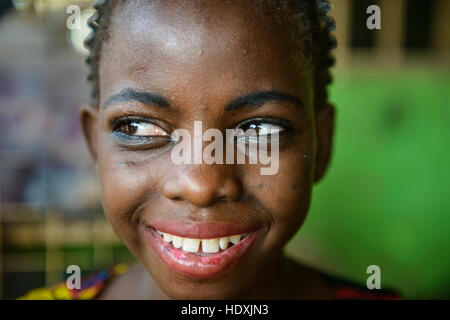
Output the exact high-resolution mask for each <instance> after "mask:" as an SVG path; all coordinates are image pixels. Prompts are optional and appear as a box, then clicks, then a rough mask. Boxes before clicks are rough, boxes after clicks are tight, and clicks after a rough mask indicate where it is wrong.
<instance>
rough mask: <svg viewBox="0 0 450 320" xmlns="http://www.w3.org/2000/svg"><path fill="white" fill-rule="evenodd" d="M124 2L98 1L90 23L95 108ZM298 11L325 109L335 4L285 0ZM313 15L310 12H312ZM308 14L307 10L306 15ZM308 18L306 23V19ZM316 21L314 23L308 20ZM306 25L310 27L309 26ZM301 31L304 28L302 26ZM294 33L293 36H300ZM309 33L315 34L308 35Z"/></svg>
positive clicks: (319, 99) (88, 61) (89, 62)
mask: <svg viewBox="0 0 450 320" xmlns="http://www.w3.org/2000/svg"><path fill="white" fill-rule="evenodd" d="M123 1H124V0H96V1H95V2H94V5H93V6H94V9H95V10H96V11H95V13H94V14H93V15H92V17H90V18H89V20H88V25H89V27H90V28H91V33H90V34H89V35H88V37H87V38H86V40H85V42H84V45H85V47H86V48H87V49H88V50H89V54H88V56H87V57H86V59H85V62H86V64H87V65H88V67H89V73H88V76H87V80H88V81H89V82H90V83H91V84H92V91H91V98H92V100H93V101H92V102H93V104H94V105H98V103H99V91H100V88H99V74H98V73H99V61H100V56H101V50H102V44H103V42H105V41H106V40H107V39H108V37H109V32H108V28H109V25H110V20H111V16H112V11H113V9H114V6H115V5H117V3H119V2H123ZM285 2H287V3H288V4H290V5H291V6H292V7H293V9H294V14H295V15H298V16H299V19H298V20H301V22H302V28H301V29H306V32H305V31H304V30H303V31H302V32H300V33H301V34H302V37H303V38H305V39H307V40H306V42H309V43H308V44H307V45H306V46H304V47H308V46H310V47H311V49H310V51H311V53H312V54H311V53H310V55H311V56H312V59H313V60H314V66H315V70H314V71H315V75H316V76H315V96H316V99H317V100H316V102H315V105H316V107H320V106H324V105H325V104H326V103H327V100H328V92H327V86H328V85H329V84H330V83H331V82H332V76H331V72H330V68H331V67H333V66H334V64H335V58H334V56H333V54H332V51H333V49H335V48H336V47H337V41H336V38H335V37H334V35H333V33H332V32H333V31H334V30H335V29H336V24H335V21H334V20H333V18H331V17H330V16H329V12H330V11H331V5H330V3H329V2H328V0H287V1H286V0H285ZM311 9H312V11H313V12H308V11H311ZM305 11H307V12H306V13H305ZM305 16H306V17H307V19H306V21H305V19H304V17H305ZM308 20H313V21H308ZM305 25H306V26H305ZM296 29H297V30H298V29H300V28H299V27H298V26H297V28H296ZM297 30H294V31H293V33H296V31H297ZM306 33H310V34H313V35H310V36H307V34H306Z"/></svg>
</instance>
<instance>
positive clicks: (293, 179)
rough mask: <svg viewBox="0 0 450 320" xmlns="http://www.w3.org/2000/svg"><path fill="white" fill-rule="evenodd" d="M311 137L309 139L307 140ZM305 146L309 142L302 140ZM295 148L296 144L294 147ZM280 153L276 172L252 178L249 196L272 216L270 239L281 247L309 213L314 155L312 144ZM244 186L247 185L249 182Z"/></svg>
mask: <svg viewBox="0 0 450 320" xmlns="http://www.w3.org/2000/svg"><path fill="white" fill-rule="evenodd" d="M309 137H311V136H309ZM304 138H305V139H302V140H304V141H305V142H307V141H312V139H309V138H308V137H306V136H305V137H304ZM296 145H298V144H296ZM299 145H300V146H301V147H298V148H290V149H289V150H287V151H281V150H280V157H279V170H278V173H277V174H275V175H272V176H261V175H259V177H256V175H258V174H259V171H258V172H256V171H255V173H254V176H253V178H254V179H253V180H255V181H257V183H256V184H255V183H254V182H253V183H252V185H253V187H252V189H253V191H252V192H253V193H254V194H255V195H256V196H257V197H258V198H259V199H261V200H262V201H263V202H264V204H265V206H266V207H267V208H268V209H269V211H270V212H271V214H272V217H271V218H272V226H271V229H272V230H271V235H269V237H271V238H270V239H271V240H272V241H275V242H279V243H280V245H284V244H285V243H286V242H287V241H288V240H289V239H290V238H291V237H292V236H294V235H295V233H296V232H297V231H298V229H299V228H300V226H301V225H302V223H303V221H304V220H305V218H306V215H307V213H308V210H309V206H310V202H311V194H312V187H313V171H314V161H313V159H314V152H313V144H312V143H302V144H299ZM248 183H251V182H250V181H249V182H248Z"/></svg>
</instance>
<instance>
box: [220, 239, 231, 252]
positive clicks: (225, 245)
mask: <svg viewBox="0 0 450 320" xmlns="http://www.w3.org/2000/svg"><path fill="white" fill-rule="evenodd" d="M228 240H229V239H228V237H223V238H220V239H219V246H220V249H222V250H225V249H226V248H228Z"/></svg>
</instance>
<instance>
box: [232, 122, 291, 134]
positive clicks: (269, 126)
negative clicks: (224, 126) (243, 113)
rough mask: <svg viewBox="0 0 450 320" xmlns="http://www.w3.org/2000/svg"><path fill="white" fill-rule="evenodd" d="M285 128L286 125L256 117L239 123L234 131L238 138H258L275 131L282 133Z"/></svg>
mask: <svg viewBox="0 0 450 320" xmlns="http://www.w3.org/2000/svg"><path fill="white" fill-rule="evenodd" d="M285 130H286V128H285V127H284V126H282V125H281V124H276V123H274V122H273V121H268V120H264V119H254V120H248V121H245V122H243V123H241V124H239V125H238V126H237V127H236V128H235V130H234V131H235V136H236V137H237V138H244V137H247V138H252V137H254V138H257V137H262V136H267V135H270V134H273V133H281V132H283V131H285Z"/></svg>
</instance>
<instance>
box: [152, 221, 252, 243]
mask: <svg viewBox="0 0 450 320" xmlns="http://www.w3.org/2000/svg"><path fill="white" fill-rule="evenodd" d="M146 226H147V227H150V228H153V229H156V230H158V231H161V232H164V233H169V234H172V235H176V236H179V237H183V238H192V239H212V238H221V237H227V236H232V235H236V234H242V233H250V232H253V231H256V230H257V229H258V227H257V226H255V225H245V224H243V223H237V222H179V221H169V220H164V221H156V222H152V223H147V225H146Z"/></svg>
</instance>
